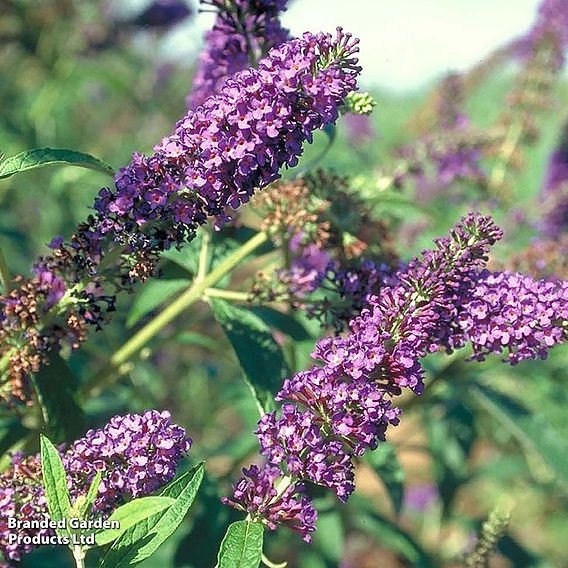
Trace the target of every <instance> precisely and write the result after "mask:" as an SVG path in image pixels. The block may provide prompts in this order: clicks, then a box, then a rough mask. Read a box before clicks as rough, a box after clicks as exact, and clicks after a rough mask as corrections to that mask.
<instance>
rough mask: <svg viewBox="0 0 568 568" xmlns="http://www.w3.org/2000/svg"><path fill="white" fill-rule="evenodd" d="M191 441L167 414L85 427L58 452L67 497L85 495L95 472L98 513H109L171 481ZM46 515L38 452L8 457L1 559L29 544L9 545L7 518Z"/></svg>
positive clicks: (0, 492) (2, 480) (1, 493)
mask: <svg viewBox="0 0 568 568" xmlns="http://www.w3.org/2000/svg"><path fill="white" fill-rule="evenodd" d="M190 447H191V439H190V438H189V437H188V436H187V434H186V432H185V430H184V429H183V428H181V427H179V426H177V425H175V424H173V423H172V421H171V417H170V414H169V412H167V411H164V412H158V411H156V410H147V411H146V412H144V413H143V414H127V415H126V416H115V417H114V418H111V420H110V421H109V423H108V424H106V426H104V427H103V428H101V429H100V430H89V431H88V432H87V434H86V435H85V437H84V438H81V439H79V440H77V441H75V442H73V444H71V445H70V446H69V447H68V448H67V449H65V450H63V449H62V450H61V456H62V459H63V464H64V466H65V470H66V471H67V485H68V487H69V490H70V493H71V497H72V500H73V501H75V500H76V499H77V498H78V497H79V496H82V495H86V493H87V491H88V489H89V486H90V484H91V482H92V480H93V478H94V476H95V475H96V473H97V472H98V471H101V472H102V482H101V485H100V487H99V493H98V497H97V499H96V501H95V504H94V508H93V510H94V512H96V515H97V516H99V517H100V516H101V515H102V516H103V517H106V516H108V515H109V514H110V513H111V512H112V510H113V509H115V508H116V507H118V506H119V505H121V504H123V503H124V502H125V501H127V500H129V499H131V498H135V497H141V496H144V495H148V494H150V493H153V492H155V491H156V490H158V489H159V488H160V487H162V486H163V485H165V484H166V483H168V482H169V481H171V480H172V479H173V477H174V475H175V472H176V469H177V467H178V465H179V462H180V461H181V459H182V458H183V457H184V456H185V455H186V454H187V453H188V452H189V449H190ZM46 515H48V513H47V503H46V499H45V494H44V490H43V486H42V478H41V459H40V456H39V455H34V456H30V457H28V458H23V457H22V456H21V455H20V454H17V455H15V456H14V457H13V464H12V467H11V468H9V469H8V470H6V471H5V472H3V473H1V474H0V517H2V522H1V524H0V550H1V551H2V553H3V554H4V556H5V558H6V559H9V560H19V559H20V557H21V556H22V555H23V554H26V553H28V552H29V551H30V550H31V549H32V548H33V545H31V544H23V543H18V542H16V543H9V534H10V533H11V532H13V530H9V529H8V526H7V518H8V517H16V518H17V519H19V520H24V519H26V520H41V519H43V518H44V517H45V516H46ZM25 532H26V534H27V535H29V536H33V535H35V534H41V535H50V534H53V531H52V530H50V529H41V530H39V531H38V530H35V529H29V530H26V531H25Z"/></svg>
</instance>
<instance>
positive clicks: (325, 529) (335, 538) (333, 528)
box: [314, 511, 345, 564]
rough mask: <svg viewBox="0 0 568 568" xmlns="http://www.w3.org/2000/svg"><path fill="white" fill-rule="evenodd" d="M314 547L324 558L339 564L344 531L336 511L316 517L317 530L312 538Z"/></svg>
mask: <svg viewBox="0 0 568 568" xmlns="http://www.w3.org/2000/svg"><path fill="white" fill-rule="evenodd" d="M314 545H315V546H316V547H317V548H318V549H319V550H320V551H321V553H322V554H323V556H324V557H325V558H327V559H328V560H332V561H334V563H335V564H339V561H340V560H341V558H342V556H343V549H344V545H345V530H344V528H343V520H342V518H341V515H340V514H339V512H338V511H330V512H326V513H322V514H320V515H318V530H317V532H316V534H315V537H314Z"/></svg>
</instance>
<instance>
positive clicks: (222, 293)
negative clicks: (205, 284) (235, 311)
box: [203, 288, 250, 302]
mask: <svg viewBox="0 0 568 568" xmlns="http://www.w3.org/2000/svg"><path fill="white" fill-rule="evenodd" d="M203 295H204V296H207V297H208V298H223V299H225V300H233V301H235V302H248V301H249V299H250V295H249V294H248V292H238V291H237V290H220V289H219V288H207V290H205V292H204V293H203Z"/></svg>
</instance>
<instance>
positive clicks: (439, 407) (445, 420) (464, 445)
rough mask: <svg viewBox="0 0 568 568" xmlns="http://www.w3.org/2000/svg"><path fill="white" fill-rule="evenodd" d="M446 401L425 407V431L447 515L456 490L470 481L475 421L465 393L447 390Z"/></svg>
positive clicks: (457, 389)
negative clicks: (464, 399) (463, 399)
mask: <svg viewBox="0 0 568 568" xmlns="http://www.w3.org/2000/svg"><path fill="white" fill-rule="evenodd" d="M447 390H448V393H447V394H446V395H445V398H444V399H443V400H441V401H440V402H439V403H437V404H436V405H434V406H433V407H427V408H426V409H425V412H426V418H425V423H426V430H427V434H428V442H429V450H430V453H431V455H432V457H433V469H434V473H435V476H436V482H437V486H438V490H439V493H440V497H441V500H442V505H443V507H444V511H446V512H447V511H449V510H450V508H451V505H452V503H453V500H454V498H455V497H456V495H457V492H458V490H459V488H460V487H461V486H462V485H463V484H464V483H466V482H468V481H469V478H470V475H471V473H470V456H471V452H472V450H473V444H474V442H475V438H476V430H475V428H476V421H475V415H474V414H473V412H472V409H471V408H470V406H469V405H468V403H467V401H462V400H460V398H464V393H463V391H462V390H460V389H459V388H456V389H453V388H448V389H447Z"/></svg>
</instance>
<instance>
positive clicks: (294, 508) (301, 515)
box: [222, 465, 317, 542]
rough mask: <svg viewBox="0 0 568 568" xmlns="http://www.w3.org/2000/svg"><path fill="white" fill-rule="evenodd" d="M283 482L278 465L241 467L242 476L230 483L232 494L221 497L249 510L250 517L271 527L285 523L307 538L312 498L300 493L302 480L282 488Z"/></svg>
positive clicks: (314, 514) (313, 520) (312, 527)
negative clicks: (231, 495)
mask: <svg viewBox="0 0 568 568" xmlns="http://www.w3.org/2000/svg"><path fill="white" fill-rule="evenodd" d="M277 480H280V483H279V482H277ZM284 482H286V480H285V479H284V480H283V479H282V471H281V469H280V468H279V467H276V466H272V465H265V466H263V467H262V468H260V467H258V466H256V465H252V466H250V467H249V468H244V469H243V477H242V478H241V479H240V480H239V481H237V483H235V485H234V486H233V497H232V498H228V497H224V498H223V499H222V501H223V503H225V504H226V505H229V506H231V507H234V508H235V509H237V510H239V511H244V512H246V513H248V514H250V516H251V518H252V520H253V521H260V522H262V523H264V524H266V525H267V526H268V527H269V528H270V529H271V530H275V529H276V528H277V527H278V525H284V526H287V527H288V528H291V529H292V530H295V531H296V532H299V533H300V534H301V535H302V536H303V538H304V540H305V541H306V542H310V541H311V539H312V537H311V533H312V532H314V531H315V530H316V520H317V512H316V510H315V509H314V506H313V504H312V500H311V498H310V497H308V496H307V495H304V494H303V486H302V485H301V484H298V483H290V484H286V485H285V488H284V489H281V487H282V485H281V484H282V483H284Z"/></svg>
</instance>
